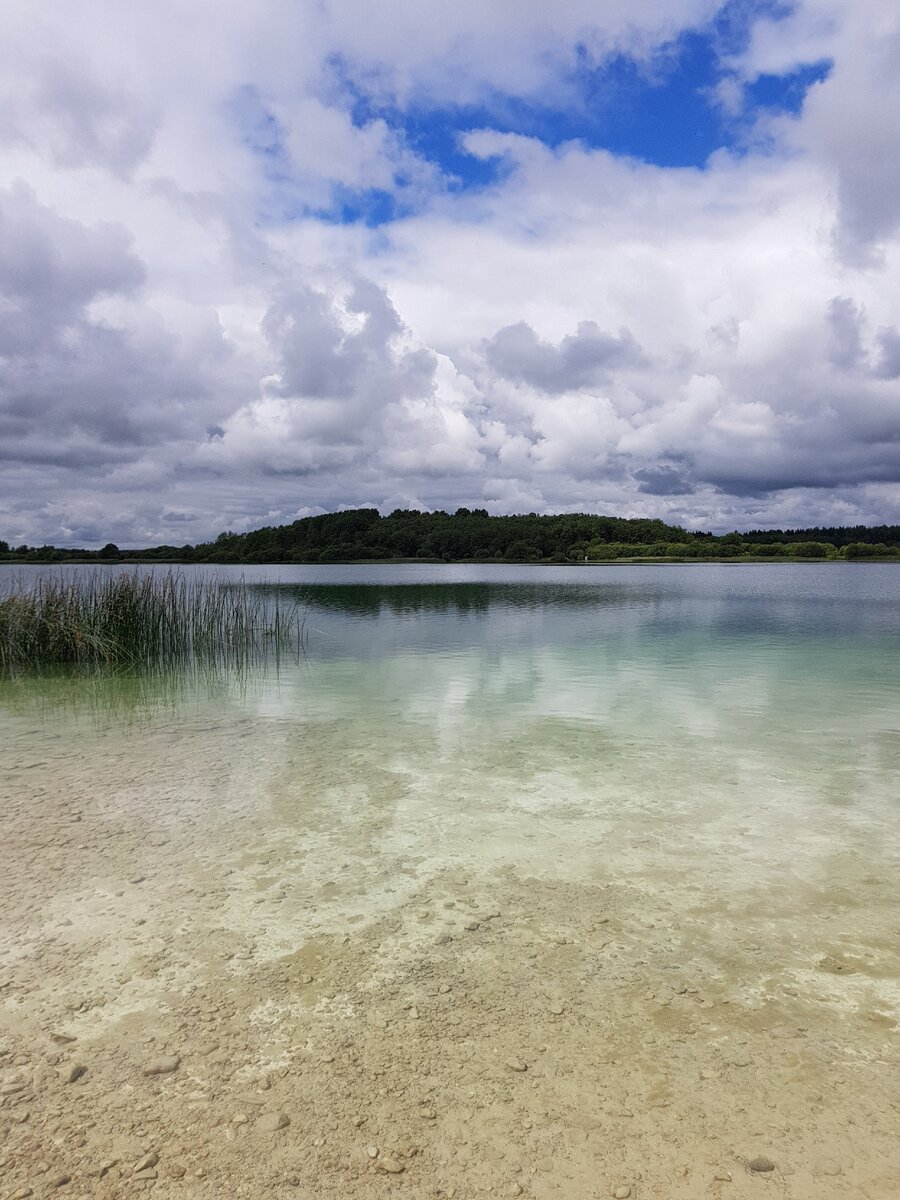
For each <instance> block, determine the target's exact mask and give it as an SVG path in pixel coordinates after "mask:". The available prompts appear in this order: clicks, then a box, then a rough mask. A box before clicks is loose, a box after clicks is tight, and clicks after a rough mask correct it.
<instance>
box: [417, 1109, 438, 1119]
mask: <svg viewBox="0 0 900 1200" xmlns="http://www.w3.org/2000/svg"><path fill="white" fill-rule="evenodd" d="M419 1115H420V1116H421V1117H422V1119H423V1120H424V1121H436V1120H437V1113H436V1112H435V1110H434V1109H433V1108H423V1109H422V1111H421V1113H420V1114H419Z"/></svg>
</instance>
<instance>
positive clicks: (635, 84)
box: [235, 0, 831, 228]
mask: <svg viewBox="0 0 900 1200" xmlns="http://www.w3.org/2000/svg"><path fill="white" fill-rule="evenodd" d="M789 12H790V9H789V8H788V7H787V6H786V5H784V4H781V3H778V2H774V3H773V2H770V0H759V2H757V3H755V4H750V5H748V4H746V3H740V2H738V0H735V2H734V3H729V4H726V5H725V6H724V8H723V9H722V10H721V11H720V12H719V14H718V16H717V17H716V19H715V21H714V22H712V23H711V24H710V25H708V26H706V27H704V28H703V29H699V30H694V31H688V32H685V33H684V34H682V35H681V36H680V37H679V38H677V39H676V40H674V41H673V42H672V43H670V44H669V45H668V46H665V47H663V48H662V49H661V50H660V51H659V52H658V53H657V54H656V55H654V56H653V57H652V58H651V59H649V60H637V59H634V58H631V57H628V56H626V55H619V56H617V57H614V58H612V59H607V60H604V61H603V62H602V63H599V64H598V63H596V62H595V61H594V60H593V59H592V58H591V57H590V55H589V54H588V53H587V51H586V50H584V49H583V48H582V49H581V50H579V51H578V52H576V55H575V59H574V63H573V65H572V67H571V69H570V71H569V72H568V73H567V75H566V77H565V78H563V79H561V80H559V81H558V82H559V83H560V85H561V87H560V88H559V89H557V90H556V91H555V92H554V97H555V99H556V97H558V96H559V95H563V96H565V101H564V102H562V101H558V100H556V102H555V103H553V104H551V103H549V102H546V101H543V100H542V99H541V98H540V97H533V98H521V97H514V96H509V95H506V94H504V93H500V92H496V93H493V94H489V95H487V96H486V97H485V98H484V100H483V101H482V102H481V103H479V104H470V105H459V106H443V107H436V106H433V105H429V104H428V103H427V101H426V100H424V99H420V100H419V101H418V102H417V103H415V104H413V105H410V106H406V107H400V106H399V105H396V104H392V103H390V102H386V101H384V99H383V98H378V99H376V98H374V97H373V96H371V95H370V94H369V93H368V92H367V90H366V88H365V85H364V83H363V82H361V81H359V80H358V79H356V78H354V75H353V72H352V69H351V68H350V66H349V65H348V64H347V63H346V62H344V61H343V60H341V59H339V58H335V59H332V60H331V61H330V63H329V67H330V70H331V73H332V78H333V80H334V82H335V83H336V84H337V86H338V88H339V90H340V92H341V94H342V95H343V96H344V98H345V100H346V102H347V103H348V104H349V106H350V114H351V118H352V120H353V122H354V124H355V125H356V126H357V127H359V128H362V127H364V126H366V125H368V124H369V123H370V122H372V121H374V120H382V121H384V122H385V123H386V124H387V125H388V126H389V127H390V129H391V130H392V131H393V132H394V134H395V135H396V136H397V139H398V141H399V143H400V144H401V145H403V146H405V147H407V148H408V149H409V150H410V151H412V152H413V153H414V154H415V155H416V156H417V157H419V158H420V159H422V160H424V161H426V162H428V163H431V164H433V165H434V166H436V167H437V168H438V169H439V172H440V176H441V179H442V181H443V186H444V188H445V189H446V191H447V192H449V193H451V194H452V193H454V192H456V193H459V192H477V191H479V190H482V189H484V188H487V187H490V186H494V185H496V184H497V183H498V182H499V181H501V180H502V178H503V176H504V174H505V173H508V172H509V171H510V170H511V169H512V167H511V165H510V164H509V163H508V162H507V161H506V160H505V159H503V158H501V157H498V158H489V159H483V158H479V157H476V156H475V155H473V154H469V153H467V152H466V150H465V149H464V147H463V136H464V135H465V134H466V133H468V132H470V131H471V130H476V129H490V130H494V131H497V132H500V133H512V134H519V135H522V136H525V137H529V138H534V139H536V140H538V141H540V142H541V143H543V144H544V145H545V146H548V147H550V148H556V147H558V146H560V145H562V144H564V143H566V142H571V141H579V142H581V143H582V144H583V145H585V146H587V147H588V148H591V149H603V150H607V151H609V152H611V153H613V154H616V155H621V156H625V157H629V158H635V159H638V160H640V161H642V162H646V163H649V164H652V165H655V166H659V167H673V168H674V167H693V168H699V169H702V168H703V167H704V166H705V165H706V163H707V162H708V160H709V157H710V155H711V154H713V153H714V152H715V151H717V150H723V149H724V150H728V151H729V152H731V153H733V154H738V155H739V154H743V153H745V151H746V148H747V146H748V145H749V144H750V142H749V140H748V134H750V133H751V131H754V127H755V126H756V125H757V122H758V119H759V117H760V115H762V114H771V113H789V114H796V113H798V112H800V110H801V108H802V106H803V101H804V99H805V97H806V94H807V92H808V91H809V88H810V87H812V86H813V85H814V84H815V83H817V82H819V81H821V80H823V79H825V78H826V77H827V75H828V73H829V71H830V69H831V64H830V63H829V62H819V63H813V64H808V65H804V66H801V67H800V68H798V69H797V70H795V71H793V72H791V73H789V74H786V75H780V76H776V75H763V76H760V77H759V78H758V79H756V80H755V81H753V82H751V83H749V84H747V85H746V86H745V87H744V89H743V100H744V103H743V108H742V110H741V111H740V112H739V113H737V114H735V113H734V112H729V111H727V110H726V108H724V107H723V106H722V105H721V104H720V103H719V100H718V99H717V87H718V85H719V84H720V82H721V81H722V80H723V78H728V71H727V69H723V62H727V60H728V59H729V58H730V57H731V56H733V55H735V54H739V53H740V52H741V50H743V49H744V48H745V47H746V43H747V39H748V37H749V33H750V29H751V23H752V20H754V19H756V18H758V17H760V16H762V15H765V16H768V17H769V18H770V19H778V18H783V17H785V16H786V15H788V14H789ZM381 95H382V94H380V96H381ZM235 110H236V112H237V113H238V114H239V117H240V120H241V124H242V131H243V134H244V137H245V140H246V141H247V142H248V144H249V145H250V146H251V147H252V148H253V150H254V152H255V153H256V154H258V155H260V156H261V157H262V159H263V160H264V163H265V173H266V178H267V180H268V181H269V183H270V185H271V189H272V193H273V199H274V200H275V202H276V203H275V207H276V208H277V207H278V197H279V196H280V195H281V197H282V200H283V203H282V206H281V211H280V214H279V215H280V216H281V217H285V216H287V217H288V218H290V217H291V216H294V217H299V216H314V217H316V218H318V219H320V220H325V221H333V222H336V223H340V224H364V225H366V226H369V227H371V228H378V227H379V226H383V225H387V224H390V223H391V222H392V221H396V220H398V219H400V218H402V217H403V216H407V215H409V213H410V212H413V211H415V210H416V208H417V206H418V204H420V203H421V197H420V196H418V195H417V194H416V193H415V191H414V190H413V189H411V188H410V186H409V184H408V181H406V180H404V179H402V178H400V177H398V178H397V179H396V181H395V186H394V187H393V188H392V189H391V190H384V189H350V188H346V187H343V186H337V185H334V186H333V188H332V196H331V199H330V202H329V203H328V204H327V205H326V206H324V207H317V208H308V207H304V206H303V205H302V204H300V205H299V206H298V204H297V203H296V201H293V202H292V201H291V200H290V199H289V194H290V192H291V186H290V185H291V171H292V164H291V163H290V162H289V160H288V156H287V154H286V152H285V150H284V148H283V145H282V138H281V131H280V129H279V127H278V124H277V122H276V121H275V119H274V117H273V116H272V115H271V114H270V113H268V112H267V110H266V109H265V106H264V104H263V103H262V101H261V99H260V98H259V96H258V95H257V94H256V93H255V92H252V90H250V89H248V90H247V92H246V94H245V93H242V94H241V95H240V96H239V97H238V100H237V101H236V104H235ZM753 145H754V148H755V149H756V150H757V151H758V150H759V148H760V143H759V140H758V138H756V137H755V135H754V141H753ZM286 209H287V210H288V211H285V210H286Z"/></svg>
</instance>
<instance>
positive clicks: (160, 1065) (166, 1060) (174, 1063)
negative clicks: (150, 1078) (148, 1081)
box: [144, 1054, 181, 1075]
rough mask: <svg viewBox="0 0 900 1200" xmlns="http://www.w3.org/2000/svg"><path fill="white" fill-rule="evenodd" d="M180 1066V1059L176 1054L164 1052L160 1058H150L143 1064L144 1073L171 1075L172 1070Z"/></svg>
mask: <svg viewBox="0 0 900 1200" xmlns="http://www.w3.org/2000/svg"><path fill="white" fill-rule="evenodd" d="M180 1066H181V1059H180V1058H179V1057H178V1055H177V1054H164V1055H162V1056H161V1057H160V1058H152V1059H151V1060H150V1062H148V1063H145V1064H144V1074H145V1075H171V1074H172V1072H173V1071H177V1070H178V1068H179V1067H180Z"/></svg>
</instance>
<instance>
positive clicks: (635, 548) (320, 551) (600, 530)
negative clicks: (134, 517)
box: [0, 508, 900, 563]
mask: <svg viewBox="0 0 900 1200" xmlns="http://www.w3.org/2000/svg"><path fill="white" fill-rule="evenodd" d="M731 558H752V559H755V560H766V559H867V558H868V559H891V558H900V526H898V525H878V526H863V525H859V526H852V527H838V528H812V529H786V530H784V529H768V530H753V531H751V532H747V533H739V532H737V531H734V532H732V533H726V534H721V535H715V534H712V533H696V532H689V531H687V530H685V529H682V528H681V527H680V526H678V525H667V524H666V523H665V522H663V521H659V520H652V519H644V518H624V517H611V516H596V515H593V514H589V513H562V514H558V515H555V516H554V515H542V516H539V515H537V514H536V513H527V514H524V515H518V516H490V515H489V514H488V512H487V510H486V509H483V508H471V509H470V508H458V509H457V510H456V511H455V512H453V513H448V512H443V511H437V512H420V511H419V510H417V509H395V510H394V511H393V512H392V513H390V515H388V516H382V515H381V514H380V513H379V511H378V510H377V509H375V508H356V509H349V510H347V511H345V512H336V513H325V514H323V515H321V516H315V517H304V518H302V519H300V520H297V521H293V522H291V523H290V524H288V525H272V526H265V527H264V528H262V529H254V530H252V531H251V532H248V533H234V532H231V531H228V530H226V531H223V532H222V533H220V534H219V535H218V537H216V538H215V539H214V540H213V541H210V542H202V543H199V544H197V545H184V546H170V545H162V546H153V547H150V548H142V549H134V548H131V549H130V548H128V547H122V548H120V547H119V546H117V545H115V544H114V543H112V542H109V543H107V544H106V545H105V546H104V547H103V548H102V549H100V550H87V549H78V548H64V549H61V548H59V547H55V546H27V545H19V546H10V544H9V543H8V542H7V541H3V540H0V561H12V562H89V561H99V562H121V561H128V562H184V563H189V562H198V563H317V562H358V561H397V560H408V559H420V560H424V561H431V562H433V561H438V562H441V561H442V562H459V561H488V562H496V561H502V562H526V563H527V562H544V563H583V562H585V561H588V562H609V561H616V560H641V559H653V560H668V561H671V560H676V561H683V560H693V559H731Z"/></svg>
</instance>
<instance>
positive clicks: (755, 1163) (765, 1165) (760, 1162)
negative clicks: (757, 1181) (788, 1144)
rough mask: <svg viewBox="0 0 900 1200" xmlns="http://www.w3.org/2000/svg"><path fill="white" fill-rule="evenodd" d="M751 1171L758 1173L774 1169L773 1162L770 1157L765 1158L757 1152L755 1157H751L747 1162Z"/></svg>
mask: <svg viewBox="0 0 900 1200" xmlns="http://www.w3.org/2000/svg"><path fill="white" fill-rule="evenodd" d="M747 1166H748V1167H749V1168H750V1170H751V1171H756V1172H757V1173H758V1174H761V1175H762V1174H765V1173H767V1172H768V1171H774V1170H775V1164H774V1163H773V1162H772V1160H771V1158H766V1156H765V1155H764V1154H757V1156H756V1158H751V1159H750V1161H749V1162H748V1163H747Z"/></svg>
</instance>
